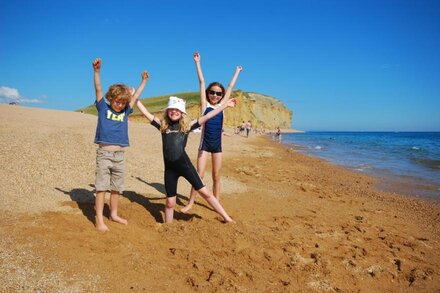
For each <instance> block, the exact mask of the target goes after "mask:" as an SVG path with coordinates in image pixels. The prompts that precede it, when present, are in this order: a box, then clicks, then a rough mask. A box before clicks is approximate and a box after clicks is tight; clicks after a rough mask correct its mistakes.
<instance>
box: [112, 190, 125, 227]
mask: <svg viewBox="0 0 440 293" xmlns="http://www.w3.org/2000/svg"><path fill="white" fill-rule="evenodd" d="M118 203H119V192H118V191H115V190H112V191H111V192H110V219H111V220H112V221H114V222H116V223H119V224H123V225H127V220H126V219H123V218H121V217H119V216H118Z"/></svg>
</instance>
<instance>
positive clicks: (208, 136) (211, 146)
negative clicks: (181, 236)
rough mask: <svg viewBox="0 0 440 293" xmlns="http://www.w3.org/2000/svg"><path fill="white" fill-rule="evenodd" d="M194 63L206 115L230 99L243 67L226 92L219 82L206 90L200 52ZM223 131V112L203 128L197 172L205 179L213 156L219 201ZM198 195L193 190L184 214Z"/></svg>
mask: <svg viewBox="0 0 440 293" xmlns="http://www.w3.org/2000/svg"><path fill="white" fill-rule="evenodd" d="M194 62H195V64H196V69H197V76H198V78H199V86H200V105H201V114H202V115H206V114H208V113H209V112H211V111H213V110H214V109H216V108H218V107H219V106H221V101H222V100H223V99H224V100H228V99H229V97H230V96H231V93H232V89H233V87H234V85H235V82H236V81H237V78H238V75H239V74H240V72H241V70H242V67H241V66H237V68H236V69H235V73H234V75H233V77H232V79H231V82H230V83H229V85H228V89H227V90H226V91H225V88H224V87H223V85H222V84H221V83H219V82H212V83H210V84H209V85H208V87H206V89H205V80H204V78H203V73H202V67H201V65H200V54H199V52H195V53H194ZM222 131H223V111H222V112H220V113H219V114H217V115H216V116H214V117H213V118H211V119H210V120H209V121H207V122H206V123H205V125H204V126H203V130H202V135H201V139H200V146H199V153H198V156H197V172H198V173H199V175H200V176H201V177H202V178H203V177H204V176H205V170H206V163H207V161H208V157H209V154H211V160H212V181H213V187H212V190H213V193H214V196H215V197H216V198H217V199H218V200H219V199H220V169H221V166H222ZM196 194H197V193H196V192H195V190H194V189H193V188H192V189H191V194H190V198H189V202H188V204H187V205H186V206H185V207H183V208H182V209H181V211H182V212H184V213H185V212H187V211H189V210H190V209H191V208H192V206H193V204H194V200H195V196H196Z"/></svg>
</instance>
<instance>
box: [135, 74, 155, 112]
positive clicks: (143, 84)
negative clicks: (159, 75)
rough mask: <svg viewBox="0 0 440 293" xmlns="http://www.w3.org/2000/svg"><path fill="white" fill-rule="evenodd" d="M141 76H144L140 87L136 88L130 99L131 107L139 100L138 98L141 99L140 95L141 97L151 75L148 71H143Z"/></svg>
mask: <svg viewBox="0 0 440 293" xmlns="http://www.w3.org/2000/svg"><path fill="white" fill-rule="evenodd" d="M141 76H142V81H141V83H140V84H139V86H138V88H137V89H136V91H135V92H134V94H133V96H132V97H131V100H130V108H133V107H134V104H135V103H136V102H137V100H138V99H139V97H140V95H141V93H142V91H143V90H144V88H145V85H146V84H147V82H148V78H149V77H150V75H149V74H148V71H143V72H142V74H141Z"/></svg>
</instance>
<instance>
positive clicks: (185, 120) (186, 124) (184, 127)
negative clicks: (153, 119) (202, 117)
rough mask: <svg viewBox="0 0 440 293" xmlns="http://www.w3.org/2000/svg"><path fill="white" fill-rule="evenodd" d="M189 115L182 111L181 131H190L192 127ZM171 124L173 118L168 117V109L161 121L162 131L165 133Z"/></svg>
mask: <svg viewBox="0 0 440 293" xmlns="http://www.w3.org/2000/svg"><path fill="white" fill-rule="evenodd" d="M190 122H191V121H190V119H189V117H188V115H186V114H185V113H183V112H182V117H180V119H179V131H181V132H188V131H189V130H190V128H191V123H190ZM170 124H171V120H170V118H169V117H168V109H167V110H165V111H164V112H163V119H162V121H161V123H160V132H162V133H165V132H166V130H167V129H168V128H169V126H170Z"/></svg>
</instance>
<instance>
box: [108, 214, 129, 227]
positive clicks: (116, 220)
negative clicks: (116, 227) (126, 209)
mask: <svg viewBox="0 0 440 293" xmlns="http://www.w3.org/2000/svg"><path fill="white" fill-rule="evenodd" d="M110 220H112V221H113V222H116V223H119V224H123V225H127V223H128V222H127V220H126V219H123V218H121V217H119V216H118V215H116V216H110Z"/></svg>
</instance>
